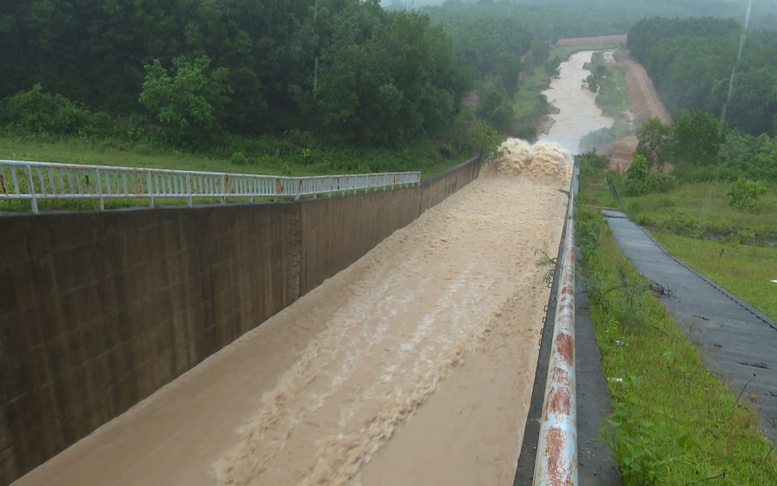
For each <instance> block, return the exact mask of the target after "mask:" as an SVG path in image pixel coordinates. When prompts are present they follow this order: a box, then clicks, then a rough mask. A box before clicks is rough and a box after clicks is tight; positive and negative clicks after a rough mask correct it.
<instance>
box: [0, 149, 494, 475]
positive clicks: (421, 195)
mask: <svg viewBox="0 0 777 486" xmlns="http://www.w3.org/2000/svg"><path fill="white" fill-rule="evenodd" d="M478 166H479V164H478V163H477V162H474V161H473V162H472V163H469V164H465V165H463V166H459V167H456V168H454V169H452V170H451V171H448V172H446V173H445V174H443V175H442V176H440V177H436V178H435V179H434V180H433V181H431V182H429V183H427V184H424V185H422V186H419V187H413V188H408V189H401V190H395V191H381V192H371V193H367V194H359V195H352V196H346V197H333V198H326V199H318V200H313V201H305V202H301V203H280V204H266V205H252V206H222V207H209V208H197V209H187V208H179V209H159V210H133V211H112V212H104V213H73V214H49V215H38V216H34V215H18V216H12V217H6V218H2V219H0V407H2V408H1V409H0V410H1V411H2V413H0V484H8V483H10V482H11V481H12V480H14V479H15V478H17V477H19V476H21V475H22V474H24V473H26V472H27V471H29V470H31V469H33V468H34V467H36V466H37V465H39V464H41V463H42V462H44V461H45V460H47V459H48V458H50V457H52V456H54V455H55V454H57V453H58V452H60V451H61V450H63V449H64V448H66V447H67V446H69V445H70V444H72V443H74V442H76V441H77V440H79V439H81V438H82V437H84V436H86V435H87V434H89V433H90V432H91V431H92V430H94V429H95V428H97V427H99V426H100V425H101V424H103V423H105V422H107V421H109V420H110V419H112V418H113V417H115V416H117V415H119V414H121V413H122V412H124V411H126V410H127V409H128V408H130V407H131V406H132V405H134V404H135V403H137V402H138V401H140V400H142V399H143V398H145V397H147V396H149V395H150V394H152V393H153V392H154V391H156V390H157V389H159V388H160V387H161V386H163V385H165V384H166V383H168V382H170V381H172V380H173V379H175V378H176V377H178V376H179V375H181V374H182V373H184V372H185V371H187V370H189V369H191V368H192V367H193V366H195V365H196V364H197V363H199V362H201V361H202V360H204V359H205V358H207V357H208V356H210V355H211V354H213V353H214V352H216V351H218V350H219V349H221V348H222V347H224V346H225V345H227V344H229V343H230V342H232V341H233V340H235V339H236V338H237V337H239V336H240V335H241V334H243V333H245V332H246V331H248V330H250V329H252V328H254V327H256V326H258V325H259V324H261V323H262V322H263V321H264V320H266V319H267V318H269V317H270V316H272V315H274V314H275V313H277V312H278V311H280V310H281V309H283V308H284V307H286V306H287V305H289V304H291V303H292V302H293V301H294V300H295V299H296V298H298V297H299V296H300V295H304V294H305V293H307V292H309V291H310V290H312V289H313V288H315V287H316V286H318V285H319V284H320V283H321V282H323V281H324V280H325V279H327V278H329V277H331V276H333V275H334V274H336V273H337V272H339V271H340V270H343V269H344V268H346V267H348V266H349V265H350V264H351V263H353V262H354V261H356V260H358V259H359V258H360V257H361V256H363V255H364V254H365V253H367V252H368V251H369V250H370V249H371V248H373V247H374V246H375V245H377V244H378V243H379V242H380V241H382V240H383V239H384V238H386V237H387V236H388V235H390V234H391V233H393V232H394V231H395V230H397V229H399V228H401V227H404V226H405V225H407V224H408V223H410V222H411V221H413V220H414V219H415V218H417V217H418V216H419V215H420V214H421V213H422V212H423V211H424V210H426V209H427V208H429V207H431V206H433V205H434V204H437V203H439V202H440V201H442V200H443V199H444V198H445V197H447V196H448V195H450V194H452V193H453V192H455V191H456V190H458V189H460V188H461V187H463V186H464V185H466V184H467V183H468V182H470V181H471V180H472V179H474V178H475V177H476V176H477V170H478Z"/></svg>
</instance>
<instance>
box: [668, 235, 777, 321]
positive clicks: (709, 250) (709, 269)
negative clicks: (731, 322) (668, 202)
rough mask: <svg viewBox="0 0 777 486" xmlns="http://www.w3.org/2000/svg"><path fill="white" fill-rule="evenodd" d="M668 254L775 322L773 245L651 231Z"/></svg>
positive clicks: (776, 298) (776, 266) (776, 271)
mask: <svg viewBox="0 0 777 486" xmlns="http://www.w3.org/2000/svg"><path fill="white" fill-rule="evenodd" d="M653 236H655V237H656V239H657V240H658V241H659V242H660V243H661V244H662V245H664V246H665V247H666V249H667V250H669V251H670V252H671V253H672V254H674V255H675V256H677V257H678V258H680V259H681V260H683V261H685V262H686V263H688V264H689V265H690V266H692V267H693V268H695V269H696V270H698V271H700V272H701V273H703V274H705V275H707V276H708V277H709V278H711V279H712V280H714V281H716V282H718V283H719V284H721V285H722V286H723V287H725V288H726V289H728V290H729V291H730V292H732V293H734V294H736V295H738V296H741V297H743V298H744V299H745V300H746V301H747V302H749V303H750V304H752V305H753V306H755V307H757V308H758V309H760V310H761V311H763V312H765V313H766V314H768V315H769V316H770V317H771V318H772V319H773V320H774V321H775V322H777V284H774V283H770V280H777V248H759V247H756V246H750V245H738V244H735V243H726V242H723V241H709V240H698V239H692V238H685V237H682V236H676V235H673V234H670V233H667V232H665V231H654V232H653Z"/></svg>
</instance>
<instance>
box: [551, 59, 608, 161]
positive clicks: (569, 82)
mask: <svg viewBox="0 0 777 486" xmlns="http://www.w3.org/2000/svg"><path fill="white" fill-rule="evenodd" d="M592 55H593V51H583V52H578V53H576V54H573V55H572V56H571V57H570V59H569V61H566V62H563V63H561V69H560V74H561V76H560V77H559V78H558V79H554V80H553V81H551V83H550V88H549V89H547V90H545V91H543V94H544V95H545V96H546V97H547V98H548V101H549V102H550V103H551V104H552V105H553V106H555V107H556V108H557V109H558V110H559V113H558V114H555V115H551V118H553V119H554V120H555V123H554V124H553V126H552V127H551V129H550V131H549V132H548V133H547V134H545V135H542V136H540V140H547V141H551V142H557V143H558V144H559V145H561V146H562V147H563V148H565V149H567V150H568V151H570V152H571V153H573V154H577V153H579V151H580V140H581V139H582V138H583V137H584V136H585V135H586V134H588V133H590V132H593V131H596V130H599V129H601V128H607V127H610V126H612V124H613V122H614V121H613V119H612V118H609V117H606V116H603V115H602V110H601V109H600V108H599V107H597V106H596V94H595V93H592V92H591V91H590V90H588V89H586V88H583V87H582V83H583V81H584V80H585V78H586V77H588V75H589V74H591V72H590V71H588V70H587V69H583V66H584V65H585V63H586V62H590V61H591V56H592Z"/></svg>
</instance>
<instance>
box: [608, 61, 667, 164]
mask: <svg viewBox="0 0 777 486" xmlns="http://www.w3.org/2000/svg"><path fill="white" fill-rule="evenodd" d="M616 65H617V66H620V67H622V68H624V71H625V75H626V85H627V86H628V92H629V106H631V114H632V117H633V120H634V124H635V126H639V124H640V123H642V122H643V121H645V120H646V119H648V118H650V117H657V118H660V119H661V120H662V121H663V122H664V123H671V122H672V117H671V116H670V115H669V112H668V111H667V110H666V108H665V107H664V104H663V103H662V102H661V98H659V97H658V92H657V91H656V88H655V86H653V81H652V80H651V79H650V76H648V74H647V72H646V71H645V68H644V67H642V65H641V64H639V63H638V62H637V61H635V60H633V59H632V58H631V57H630V56H629V55H628V52H627V51H626V52H622V53H621V56H620V59H619V60H618V62H617V63H616ZM637 142H638V141H637V137H636V136H634V135H631V136H629V137H625V138H622V139H620V140H618V141H616V142H614V143H612V144H610V146H609V147H608V149H607V151H606V153H608V154H610V168H611V169H614V170H618V171H623V170H626V169H627V168H628V167H629V164H631V160H632V159H633V158H634V152H636V150H637Z"/></svg>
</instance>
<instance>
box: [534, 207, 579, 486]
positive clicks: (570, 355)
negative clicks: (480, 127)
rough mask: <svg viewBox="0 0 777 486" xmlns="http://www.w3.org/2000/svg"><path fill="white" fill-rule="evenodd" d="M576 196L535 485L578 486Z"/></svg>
mask: <svg viewBox="0 0 777 486" xmlns="http://www.w3.org/2000/svg"><path fill="white" fill-rule="evenodd" d="M573 206H574V195H573V194H572V195H570V198H569V207H568V209H567V216H566V226H567V227H566V231H567V235H566V241H565V243H564V256H563V264H562V266H561V280H560V285H559V288H558V294H557V298H556V302H557V304H556V318H555V322H554V329H553V343H552V345H551V350H550V362H549V365H548V376H547V382H546V385H545V401H544V404H543V406H542V419H541V420H542V423H541V425H540V437H539V442H538V443H537V462H536V463H535V467H534V481H533V484H534V486H562V485H563V486H577V484H578V472H577V469H578V457H577V397H576V389H577V378H576V373H575V231H574V230H575V228H574V220H573V218H572V215H573V209H574V208H573Z"/></svg>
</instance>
